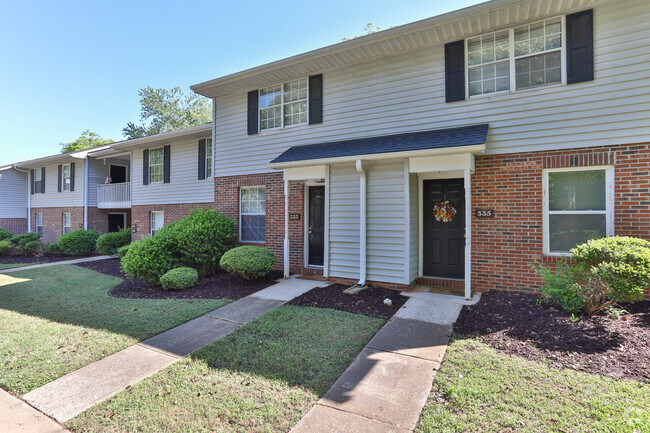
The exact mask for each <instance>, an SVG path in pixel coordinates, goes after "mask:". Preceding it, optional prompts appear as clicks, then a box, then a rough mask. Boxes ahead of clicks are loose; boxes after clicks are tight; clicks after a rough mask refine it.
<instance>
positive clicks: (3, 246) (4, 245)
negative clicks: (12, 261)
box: [0, 239, 14, 256]
mask: <svg viewBox="0 0 650 433" xmlns="http://www.w3.org/2000/svg"><path fill="white" fill-rule="evenodd" d="M13 247H14V245H13V244H12V243H11V241H9V240H6V239H5V240H4V241H0V256H4V255H5V254H7V253H8V252H9V251H10V250H11V249H12V248H13Z"/></svg>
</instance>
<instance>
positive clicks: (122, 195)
mask: <svg viewBox="0 0 650 433" xmlns="http://www.w3.org/2000/svg"><path fill="white" fill-rule="evenodd" d="M97 207H98V208H103V209H124V208H130V207H131V182H124V183H109V184H107V185H97Z"/></svg>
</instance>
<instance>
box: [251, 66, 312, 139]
mask: <svg viewBox="0 0 650 433" xmlns="http://www.w3.org/2000/svg"><path fill="white" fill-rule="evenodd" d="M300 123H307V78H301V79H298V80H293V81H289V82H286V83H283V84H276V85H275V86H269V87H266V88H264V89H260V130H262V131H263V130H265V129H273V128H281V127H285V126H290V125H297V124H300Z"/></svg>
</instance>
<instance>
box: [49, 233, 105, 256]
mask: <svg viewBox="0 0 650 433" xmlns="http://www.w3.org/2000/svg"><path fill="white" fill-rule="evenodd" d="M97 238H99V234H98V233H97V232H96V231H95V230H82V229H78V230H74V231H71V232H70V233H66V234H64V235H63V236H61V237H60V238H59V240H58V241H57V245H58V246H59V249H60V250H61V253H63V254H71V255H84V254H90V252H91V251H93V250H94V249H95V248H96V247H97Z"/></svg>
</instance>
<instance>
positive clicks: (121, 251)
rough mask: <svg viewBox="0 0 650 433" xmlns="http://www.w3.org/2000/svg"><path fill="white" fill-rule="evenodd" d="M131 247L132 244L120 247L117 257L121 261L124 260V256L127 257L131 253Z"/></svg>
mask: <svg viewBox="0 0 650 433" xmlns="http://www.w3.org/2000/svg"><path fill="white" fill-rule="evenodd" d="M130 246H131V244H128V245H124V246H123V247H119V248H118V249H117V256H118V257H119V258H120V259H121V258H124V256H126V253H128V252H129V247H130Z"/></svg>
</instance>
